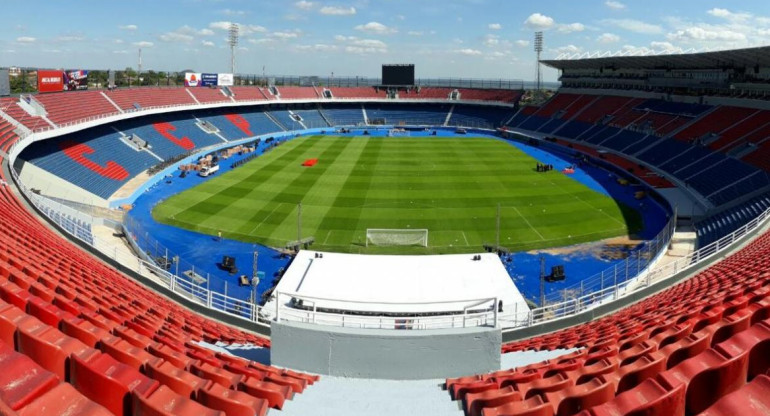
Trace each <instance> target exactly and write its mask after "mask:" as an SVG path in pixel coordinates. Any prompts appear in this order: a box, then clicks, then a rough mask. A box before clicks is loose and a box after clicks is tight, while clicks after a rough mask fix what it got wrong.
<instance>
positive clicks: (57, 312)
mask: <svg viewBox="0 0 770 416" xmlns="http://www.w3.org/2000/svg"><path fill="white" fill-rule="evenodd" d="M203 340H205V341H207V342H211V343H213V342H226V343H235V342H237V343H242V344H246V343H252V344H255V345H261V346H269V341H267V340H265V339H263V338H261V337H258V336H256V335H252V334H248V333H244V332H242V331H240V330H237V329H234V328H230V327H228V326H225V325H222V324H219V323H216V322H213V321H210V320H208V319H206V318H203V317H201V316H198V315H196V314H195V313H193V312H190V311H188V310H186V309H184V308H182V307H181V306H179V305H177V304H175V303H173V302H171V301H169V300H168V299H165V298H163V297H161V296H160V295H158V294H156V293H155V292H152V291H150V290H148V289H146V288H144V287H143V286H141V285H139V284H137V283H135V282H133V281H132V280H131V279H129V278H127V277H125V276H123V275H121V274H120V273H118V272H117V271H116V270H114V269H112V268H110V267H108V266H106V265H105V264H103V263H101V262H99V261H97V260H95V259H94V258H93V257H91V256H90V255H88V254H86V253H83V252H81V251H80V250H79V249H78V248H76V247H75V246H73V245H72V244H71V243H69V242H68V241H66V240H63V239H61V237H59V236H58V235H56V234H54V233H53V232H52V231H51V230H49V229H48V228H47V227H45V226H43V225H42V224H41V223H40V222H38V220H37V219H36V218H35V217H33V216H32V214H31V213H29V212H28V211H26V210H25V208H24V207H23V206H22V205H21V204H20V203H19V202H18V201H17V200H16V199H15V196H14V195H13V193H11V192H10V190H9V189H8V188H7V187H6V186H5V185H2V186H0V369H2V371H0V413H2V414H8V415H42V414H45V415H74V414H84V415H109V414H115V415H121V416H123V415H126V416H128V415H133V414H164V415H165V414H174V415H225V414H228V415H230V414H236V415H240V414H249V415H255V414H256V415H264V414H265V413H266V412H267V409H268V408H281V407H282V406H283V404H284V403H285V401H286V400H291V398H292V397H293V395H294V394H300V393H301V392H302V391H303V390H304V389H305V388H307V386H308V385H311V384H313V383H315V382H316V381H317V380H318V377H316V376H310V375H306V374H300V373H296V372H292V371H288V370H282V369H278V368H274V367H271V366H266V365H262V364H259V363H254V362H251V361H248V360H245V359H241V358H238V357H232V356H229V355H227V354H221V353H214V352H212V351H209V350H207V349H205V348H203V347H201V346H199V345H198V344H197V341H203ZM225 367H226V368H229V369H230V370H235V371H229V370H228V369H226V368H225ZM223 380H230V382H229V383H226V382H223Z"/></svg>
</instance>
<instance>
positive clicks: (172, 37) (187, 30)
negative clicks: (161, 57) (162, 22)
mask: <svg viewBox="0 0 770 416" xmlns="http://www.w3.org/2000/svg"><path fill="white" fill-rule="evenodd" d="M213 34H214V31H213V30H211V29H201V30H198V29H195V28H193V27H190V26H187V25H184V26H182V27H180V28H179V29H177V30H175V31H173V32H166V33H163V34H162V35H160V36H158V39H160V40H161V41H163V42H183V43H190V42H192V41H194V40H195V39H196V38H197V37H198V36H212V35H213Z"/></svg>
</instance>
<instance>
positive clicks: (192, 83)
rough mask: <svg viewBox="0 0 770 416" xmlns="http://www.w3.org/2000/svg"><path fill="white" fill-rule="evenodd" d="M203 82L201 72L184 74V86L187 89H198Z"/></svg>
mask: <svg viewBox="0 0 770 416" xmlns="http://www.w3.org/2000/svg"><path fill="white" fill-rule="evenodd" d="M200 82H201V74H200V72H185V74H184V86H185V87H198V86H200Z"/></svg>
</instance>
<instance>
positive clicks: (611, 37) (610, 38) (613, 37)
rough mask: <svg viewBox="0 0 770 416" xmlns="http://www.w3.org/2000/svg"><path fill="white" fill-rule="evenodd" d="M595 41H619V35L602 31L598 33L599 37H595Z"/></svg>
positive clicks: (605, 42)
mask: <svg viewBox="0 0 770 416" xmlns="http://www.w3.org/2000/svg"><path fill="white" fill-rule="evenodd" d="M596 41H597V42H599V43H604V44H608V43H617V42H620V36H618V35H616V34H614V33H602V34H601V35H599V37H597V38H596Z"/></svg>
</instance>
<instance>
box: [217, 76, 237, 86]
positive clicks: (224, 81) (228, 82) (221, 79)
mask: <svg viewBox="0 0 770 416" xmlns="http://www.w3.org/2000/svg"><path fill="white" fill-rule="evenodd" d="M234 84H235V79H234V78H233V74H219V75H218V76H217V85H219V86H222V87H232V86H233V85H234Z"/></svg>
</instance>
